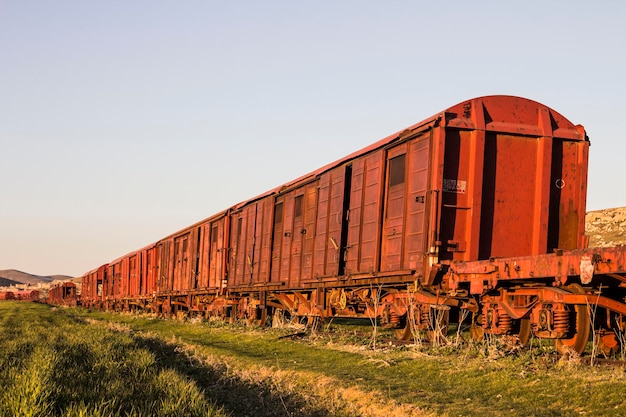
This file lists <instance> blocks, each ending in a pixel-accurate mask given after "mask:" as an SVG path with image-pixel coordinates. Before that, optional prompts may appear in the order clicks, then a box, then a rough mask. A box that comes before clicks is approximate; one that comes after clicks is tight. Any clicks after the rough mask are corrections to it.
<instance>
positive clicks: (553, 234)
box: [103, 96, 626, 351]
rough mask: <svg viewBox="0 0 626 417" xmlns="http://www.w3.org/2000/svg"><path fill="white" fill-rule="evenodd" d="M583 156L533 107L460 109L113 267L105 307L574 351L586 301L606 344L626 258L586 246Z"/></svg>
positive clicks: (585, 144)
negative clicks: (451, 323) (298, 319)
mask: <svg viewBox="0 0 626 417" xmlns="http://www.w3.org/2000/svg"><path fill="white" fill-rule="evenodd" d="M588 150H589V141H588V138H587V136H586V134H585V131H584V129H583V127H582V126H577V125H574V124H572V123H571V122H570V121H568V120H567V119H565V118H564V117H563V116H561V115H560V114H559V113H557V112H556V111H554V110H552V109H550V108H548V107H546V106H544V105H542V104H539V103H537V102H534V101H531V100H527V99H523V98H519V97H511V96H488V97H481V98H476V99H472V100H468V101H465V102H463V103H460V104H457V105H455V106H453V107H450V108H448V109H446V110H444V111H442V112H440V113H438V114H436V115H435V116H433V117H431V118H429V119H426V120H424V121H422V122H420V123H417V124H415V125H413V126H410V127H408V128H406V129H404V130H402V131H400V132H397V133H395V134H393V135H391V136H388V137H387V138H384V139H383V140H381V141H379V142H377V143H374V144H372V145H370V146H368V147H366V148H364V149H362V150H360V151H357V152H355V153H353V154H351V155H348V156H346V157H345V158H342V159H340V160H338V161H336V162H334V163H331V164H329V165H326V166H324V167H322V168H320V169H319V170H317V171H314V172H312V173H310V174H308V175H305V176H302V177H300V178H298V179H296V180H294V181H291V182H289V183H287V184H284V185H283V186H281V187H277V188H275V189H273V190H270V191H268V192H267V193H264V194H262V195H260V196H257V197H255V198H253V199H251V200H248V201H244V202H242V203H240V204H238V205H236V206H233V207H230V208H228V209H227V210H225V211H224V212H221V213H218V214H216V215H215V216H212V217H210V218H208V219H206V220H203V221H201V222H199V223H197V224H194V225H192V226H190V227H188V228H186V229H183V230H181V231H179V232H177V233H174V234H172V235H170V236H168V237H166V238H164V239H162V240H160V241H159V242H156V243H154V244H153V245H151V246H149V247H148V248H147V249H143V250H140V251H138V252H134V253H131V254H129V255H126V256H124V257H122V258H119V259H118V260H115V261H112V262H111V263H110V264H109V265H108V266H107V268H106V274H105V275H106V278H105V279H104V281H103V297H104V298H105V299H106V300H108V301H107V304H106V306H107V307H108V308H118V309H119V308H124V309H126V308H128V309H131V308H135V307H137V308H146V309H151V310H152V311H156V312H160V313H165V314H174V313H178V312H181V311H182V312H185V313H190V314H195V313H201V314H205V315H210V314H217V315H220V316H230V317H233V318H234V317H238V318H246V319H248V320H250V321H255V320H259V321H264V320H265V318H266V317H267V316H268V315H271V314H278V313H284V312H286V313H288V314H289V315H291V316H303V317H307V316H308V317H311V316H321V317H363V318H372V317H377V318H379V319H380V320H381V321H382V322H383V323H384V324H386V325H387V326H390V327H394V328H396V329H397V332H396V333H397V335H398V337H400V338H407V337H410V335H411V332H412V331H414V330H416V329H421V330H427V335H428V336H431V337H433V336H435V335H436V334H437V332H435V331H433V329H434V328H435V324H437V326H436V327H437V328H444V329H445V328H446V326H445V325H446V324H447V322H448V320H459V319H460V318H462V317H465V314H464V313H467V312H469V313H472V315H471V321H472V325H473V329H474V332H473V333H474V334H476V335H477V336H480V335H482V334H484V333H490V334H495V335H499V334H514V335H518V336H519V338H520V339H521V340H522V341H525V340H527V338H528V336H529V335H530V333H531V332H532V333H534V334H535V335H536V336H537V337H543V338H551V339H555V340H556V345H557V347H558V348H559V349H561V350H563V349H564V348H571V349H574V350H577V351H580V350H581V349H582V348H584V342H586V338H587V337H588V335H589V327H590V326H589V325H588V323H587V322H586V321H585V319H584V316H585V313H586V311H587V310H586V307H585V303H589V302H590V298H589V297H591V295H592V294H595V295H599V296H600V297H601V300H600V305H601V306H602V308H603V309H604V313H602V314H604V316H605V319H606V320H604V321H603V322H604V324H596V328H595V329H594V330H596V331H598V332H599V334H600V335H601V336H602V337H601V340H602V341H603V342H604V344H605V346H608V345H611V344H612V343H614V342H615V338H614V332H615V331H616V330H618V329H620V330H624V327H625V326H624V325H623V324H622V323H626V320H624V319H623V315H626V307H625V304H624V302H623V299H624V296H625V295H626V294H624V289H623V287H624V285H623V284H624V282H626V278H625V276H626V266H624V258H625V257H626V256H625V255H624V252H626V249H624V248H623V247H621V248H611V249H607V250H597V249H596V250H593V251H591V250H587V251H585V250H584V248H585V247H586V244H587V239H586V237H585V236H584V216H585V205H586V201H585V199H586V186H587V158H588ZM216 181H219V179H216ZM148 259H149V261H148ZM583 271H586V272H583ZM144 282H145V285H144ZM581 284H582V285H581ZM442 312H443V313H442ZM435 313H437V314H435ZM434 317H437V319H434ZM428 330H430V331H428ZM611 335H613V336H611Z"/></svg>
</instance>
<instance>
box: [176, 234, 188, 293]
mask: <svg viewBox="0 0 626 417" xmlns="http://www.w3.org/2000/svg"><path fill="white" fill-rule="evenodd" d="M189 243H190V234H189V233H186V234H184V235H182V236H178V237H175V238H174V240H173V246H174V265H173V288H172V290H174V291H180V290H181V289H184V288H187V286H188V285H187V281H188V279H189V271H190V264H191V262H190V259H189V246H190V244H189Z"/></svg>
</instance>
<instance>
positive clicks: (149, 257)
mask: <svg viewBox="0 0 626 417" xmlns="http://www.w3.org/2000/svg"><path fill="white" fill-rule="evenodd" d="M159 251H160V249H159V247H158V246H151V247H150V248H147V249H145V251H144V255H143V257H142V261H143V267H142V272H143V280H142V286H141V294H142V295H153V294H154V293H155V292H156V291H157V286H156V285H157V284H156V283H157V280H158V276H159V275H158V274H159Z"/></svg>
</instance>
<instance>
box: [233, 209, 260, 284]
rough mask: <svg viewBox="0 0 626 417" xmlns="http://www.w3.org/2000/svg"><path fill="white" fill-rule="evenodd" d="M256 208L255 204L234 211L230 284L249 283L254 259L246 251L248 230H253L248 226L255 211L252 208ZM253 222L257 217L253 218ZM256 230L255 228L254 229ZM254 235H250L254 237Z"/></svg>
mask: <svg viewBox="0 0 626 417" xmlns="http://www.w3.org/2000/svg"><path fill="white" fill-rule="evenodd" d="M252 209H254V210H256V206H255V205H249V206H245V207H243V208H242V209H241V210H240V211H238V212H236V213H233V214H232V216H231V218H232V220H231V222H232V224H233V227H234V230H233V233H232V234H231V241H230V249H231V258H230V259H231V261H230V262H231V264H230V270H229V275H228V279H229V284H230V285H231V286H238V285H243V284H249V276H250V273H249V272H248V270H249V269H250V268H251V264H252V260H251V259H250V256H249V255H248V254H247V253H246V247H247V241H248V232H249V230H251V229H250V228H249V227H248V222H249V219H248V218H249V217H250V213H251V212H252V213H254V211H253V210H252ZM251 220H252V222H254V221H255V219H251ZM252 230H254V229H252ZM252 238H253V236H250V239H252Z"/></svg>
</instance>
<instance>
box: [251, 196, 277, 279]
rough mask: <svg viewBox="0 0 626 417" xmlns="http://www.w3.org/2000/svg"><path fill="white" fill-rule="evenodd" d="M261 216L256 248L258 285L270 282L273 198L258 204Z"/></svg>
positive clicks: (258, 217) (258, 218) (258, 221)
mask: <svg viewBox="0 0 626 417" xmlns="http://www.w3.org/2000/svg"><path fill="white" fill-rule="evenodd" d="M258 205H259V215H258V216H257V232H258V236H259V242H258V245H257V247H256V253H255V259H257V263H258V269H257V270H256V274H255V277H254V281H255V282H256V283H267V282H269V281H270V264H271V258H272V219H273V213H274V206H273V204H272V199H271V198H265V199H263V200H261V201H259V202H258Z"/></svg>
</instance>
